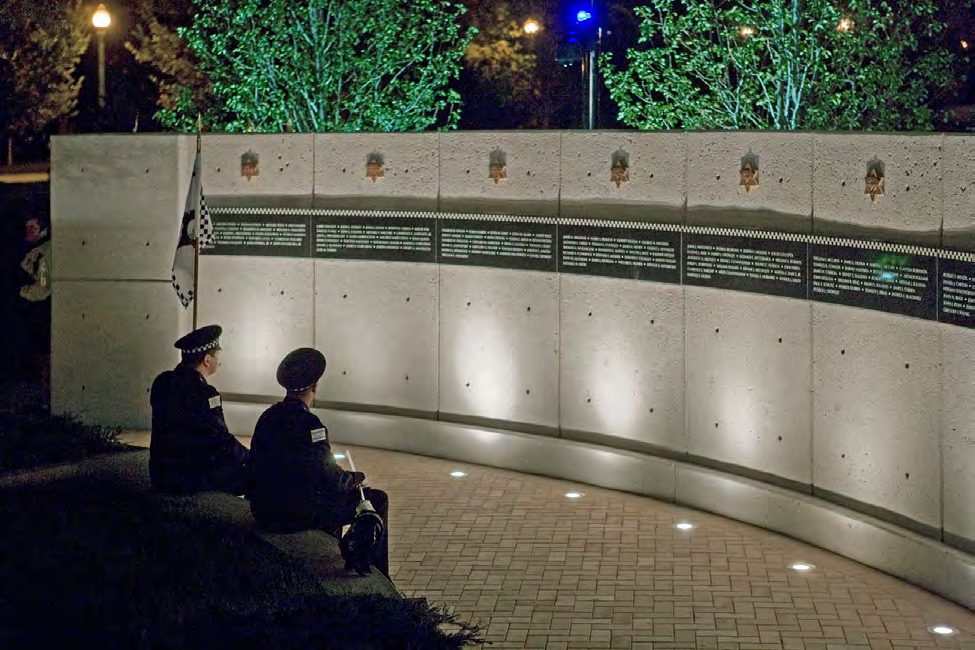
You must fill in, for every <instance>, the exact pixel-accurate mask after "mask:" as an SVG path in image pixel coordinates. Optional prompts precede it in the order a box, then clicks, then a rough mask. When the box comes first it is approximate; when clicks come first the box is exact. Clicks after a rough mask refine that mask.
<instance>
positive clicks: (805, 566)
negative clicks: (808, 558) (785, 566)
mask: <svg viewBox="0 0 975 650" xmlns="http://www.w3.org/2000/svg"><path fill="white" fill-rule="evenodd" d="M789 568H790V569H792V570H793V571H799V572H802V573H805V572H806V571H812V570H813V569H815V568H816V567H815V566H813V565H812V564H809V563H808V562H796V563H795V564H790V565H789Z"/></svg>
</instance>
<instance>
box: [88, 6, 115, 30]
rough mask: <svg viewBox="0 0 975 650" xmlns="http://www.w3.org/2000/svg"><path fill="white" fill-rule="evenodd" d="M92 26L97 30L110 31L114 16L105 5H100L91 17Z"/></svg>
mask: <svg viewBox="0 0 975 650" xmlns="http://www.w3.org/2000/svg"><path fill="white" fill-rule="evenodd" d="M91 24H92V25H93V26H94V27H95V29H108V26H109V25H111V24H112V14H110V13H108V9H106V8H105V5H98V8H96V9H95V13H94V14H93V15H92V17H91Z"/></svg>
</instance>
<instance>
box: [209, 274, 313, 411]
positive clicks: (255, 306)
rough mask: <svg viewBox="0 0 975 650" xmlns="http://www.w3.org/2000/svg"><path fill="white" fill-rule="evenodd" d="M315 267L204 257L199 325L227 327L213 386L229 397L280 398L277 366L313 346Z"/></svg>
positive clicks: (282, 390) (224, 328)
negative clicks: (294, 352) (297, 351)
mask: <svg viewBox="0 0 975 650" xmlns="http://www.w3.org/2000/svg"><path fill="white" fill-rule="evenodd" d="M313 264H314V263H313V262H312V261H311V260H296V259H282V258H274V257H243V256H240V257H237V256H234V257H223V256H219V257H218V256H209V255H205V256H203V257H202V258H200V306H199V324H200V325H201V326H202V325H208V324H210V323H217V324H219V325H221V326H222V327H223V337H221V339H220V342H221V345H222V347H223V352H221V354H220V360H221V364H222V366H221V370H220V371H219V372H218V373H217V374H216V375H214V377H213V380H212V382H211V383H213V384H214V385H215V386H216V387H217V388H218V389H219V390H221V391H222V392H227V393H242V394H249V395H269V396H276V395H281V394H283V392H284V389H283V388H281V387H280V386H279V385H278V383H277V381H276V380H275V372H276V370H277V367H278V363H280V362H281V359H283V358H284V355H286V354H287V353H288V352H290V351H291V350H294V349H295V348H299V347H305V346H311V345H312V342H313V340H314V338H313V337H314V325H313V318H314V316H313V301H312V291H313V285H312V282H313V276H314V271H313Z"/></svg>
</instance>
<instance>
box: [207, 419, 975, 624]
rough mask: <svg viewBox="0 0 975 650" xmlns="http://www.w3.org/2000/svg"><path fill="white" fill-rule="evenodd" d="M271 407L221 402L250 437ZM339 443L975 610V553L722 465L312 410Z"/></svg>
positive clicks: (237, 429)
mask: <svg viewBox="0 0 975 650" xmlns="http://www.w3.org/2000/svg"><path fill="white" fill-rule="evenodd" d="M264 408H266V406H264V405H261V404H247V403H241V402H233V403H232V402H225V404H224V410H225V413H226V417H227V420H228V424H229V425H230V429H231V431H235V432H237V433H238V434H243V435H246V434H247V433H249V432H250V431H252V430H253V427H254V423H255V421H256V420H257V417H258V416H259V415H260V413H261V411H263V410H264ZM315 411H316V412H318V413H319V414H320V415H322V416H323V418H324V419H325V421H326V422H327V423H328V425H329V428H330V430H331V432H332V435H331V439H332V444H333V447H335V448H336V449H339V446H338V445H341V444H350V445H363V446H371V447H379V448H382V449H389V450H393V451H401V452H406V453H413V454H422V455H426V456H435V457H439V458H447V459H451V460H457V461H462V462H466V463H472V464H479V465H487V466H491V467H499V468H503V469H509V470H514V471H518V472H526V473H531V474H541V475H544V476H551V477H555V478H561V479H567V480H572V481H580V482H583V483H588V484H590V485H596V486H598V487H604V488H610V489H615V490H621V491H624V492H632V493H635V494H641V495H644V496H649V497H653V498H656V499H660V500H663V501H669V502H674V503H677V504H680V505H685V506H689V507H692V508H697V509H700V510H706V511H709V512H713V513H715V514H719V515H722V516H725V517H729V518H731V519H736V520H738V521H743V522H745V523H749V524H752V525H754V526H759V527H761V528H765V529H768V530H771V531H775V532H778V533H781V534H784V535H787V536H789V537H793V538H795V539H798V540H800V541H803V542H806V543H808V544H812V545H814V546H818V547H821V548H824V549H826V550H828V551H831V552H833V553H836V554H838V555H842V556H844V557H847V558H850V559H852V560H855V561H857V562H861V563H863V564H866V565H867V566H870V567H873V568H875V569H878V570H880V571H883V572H885V573H888V574H890V575H892V576H894V577H897V578H900V579H902V580H905V581H907V582H910V583H912V584H915V585H918V586H920V587H923V588H925V589H928V590H930V591H932V592H934V593H937V594H939V595H941V596H944V597H945V598H948V599H950V600H953V601H955V602H957V603H960V604H962V605H964V606H965V607H969V608H975V556H972V555H970V554H968V553H965V552H963V551H960V550H957V549H955V548H952V547H949V546H947V545H945V544H942V543H941V542H939V541H937V540H933V539H929V538H927V537H924V536H921V535H918V534H916V533H914V532H911V531H909V530H907V529H904V528H901V527H899V526H896V525H894V524H891V523H888V522H884V521H881V520H879V519H875V518H873V517H870V516H869V515H865V514H862V513H859V512H855V511H853V510H849V509H847V508H843V507H842V506H839V505H836V504H833V503H830V502H827V501H824V500H822V499H819V498H817V497H814V496H811V495H807V494H802V493H799V492H794V491H792V490H786V489H784V488H779V487H776V486H773V485H769V484H766V483H762V482H760V481H755V480H751V479H748V478H744V477H741V476H736V475H734V474H728V473H726V472H722V471H719V470H716V469H710V468H705V467H699V466H695V465H691V464H688V463H682V462H678V461H674V460H671V459H665V458H657V457H653V456H649V455H646V454H640V453H636V452H632V451H625V450H619V449H612V448H609V447H603V446H598V445H593V444H589V443H581V442H575V441H571V440H566V439H561V438H553V437H549V436H537V435H530V434H524V433H517V432H511V431H503V430H495V429H487V428H480V427H475V426H471V425H462V424H453V423H447V422H437V421H432V420H421V419H415V418H406V417H398V416H393V415H378V414H370V413H357V412H348V411H330V410H324V409H315ZM366 469H367V468H366Z"/></svg>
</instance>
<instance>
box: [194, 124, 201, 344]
mask: <svg viewBox="0 0 975 650" xmlns="http://www.w3.org/2000/svg"><path fill="white" fill-rule="evenodd" d="M202 129H203V120H202V118H201V117H200V115H197V116H196V157H195V158H194V159H193V164H194V165H195V164H196V161H197V159H199V157H200V151H201V150H202V149H203V141H202V137H201V136H200V131H202ZM197 173H198V174H199V175H200V178H198V179H197V187H200V188H202V187H203V165H200V169H198V170H197ZM201 193H202V190H201ZM194 200H195V201H196V230H195V232H196V237H195V241H194V242H193V329H196V327H197V323H196V314H197V307H198V306H199V304H200V211H201V210H202V206H201V205H200V204H201V201H200V197H199V196H197V197H196V198H195V199H194Z"/></svg>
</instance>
